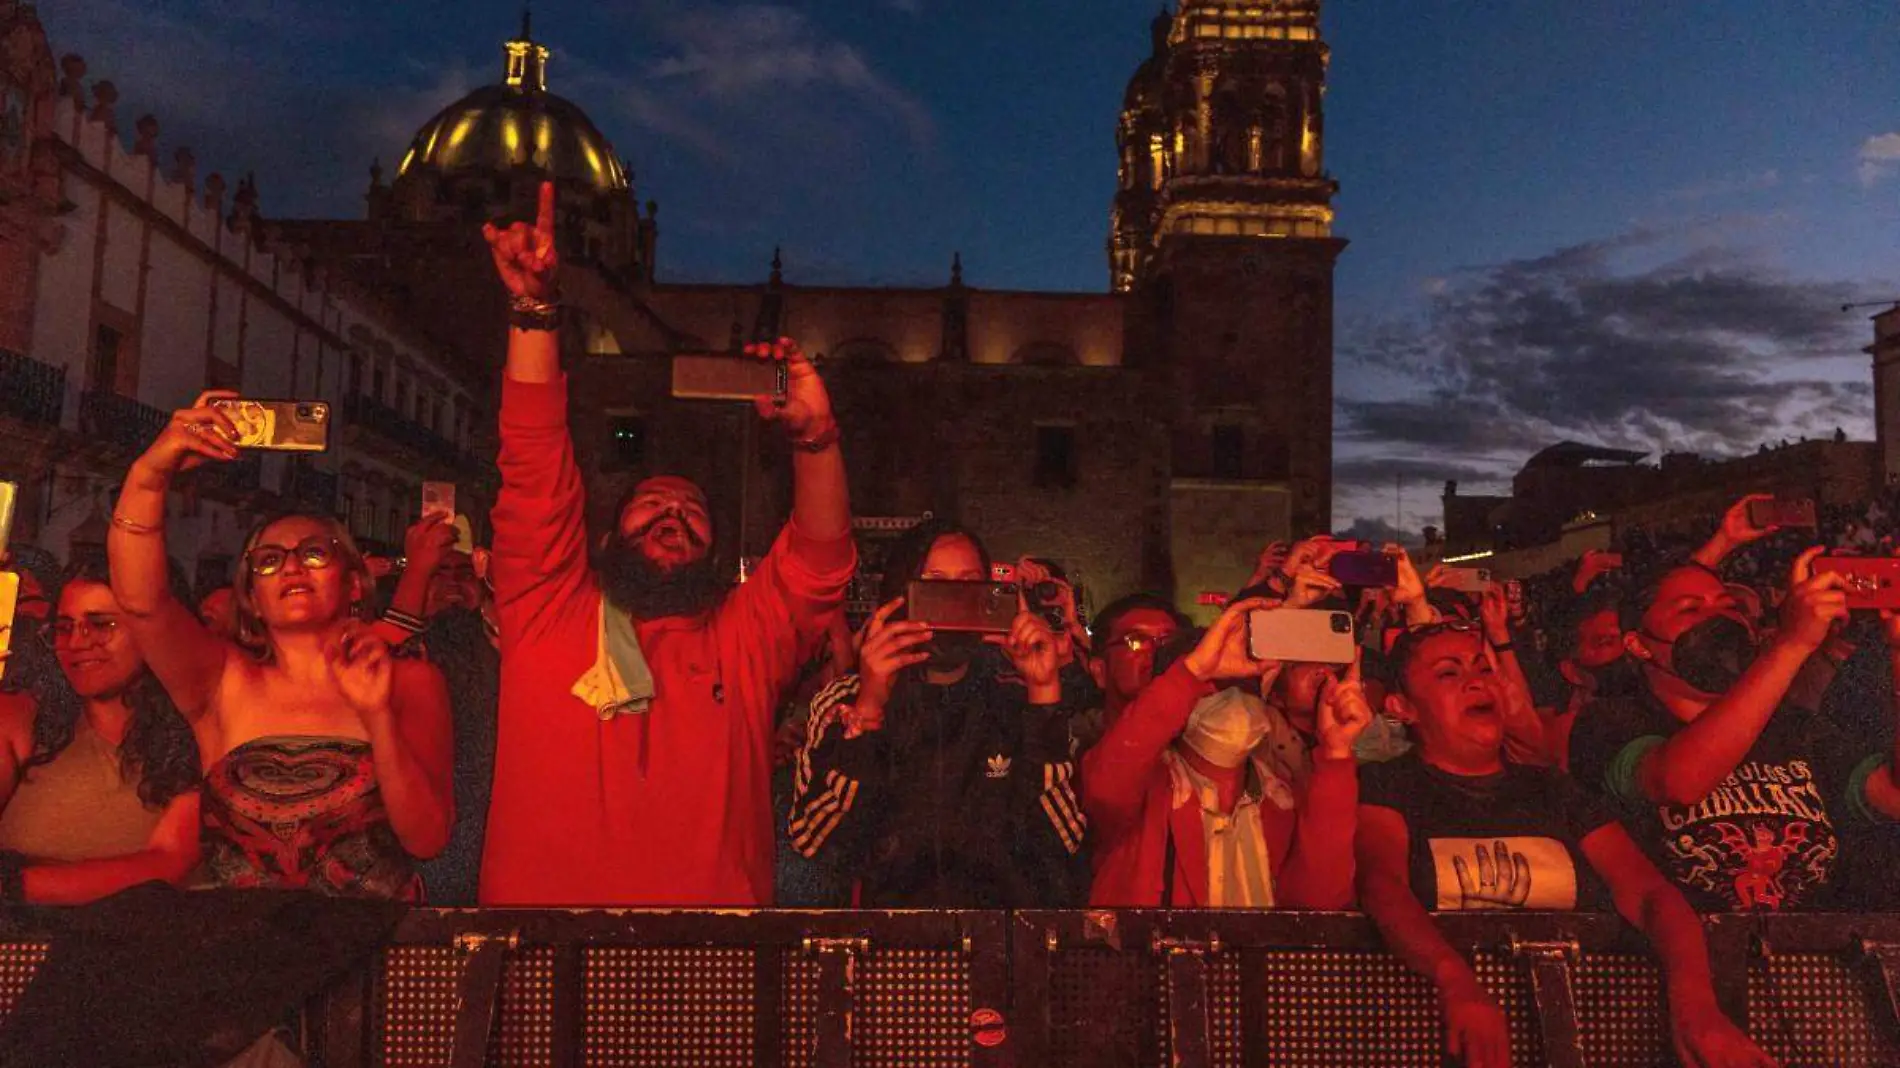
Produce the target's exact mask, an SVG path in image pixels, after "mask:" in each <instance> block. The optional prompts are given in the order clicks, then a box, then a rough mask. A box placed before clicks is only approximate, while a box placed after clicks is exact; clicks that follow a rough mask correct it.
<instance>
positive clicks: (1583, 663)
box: [1573, 608, 1623, 671]
mask: <svg viewBox="0 0 1900 1068" xmlns="http://www.w3.org/2000/svg"><path fill="white" fill-rule="evenodd" d="M1622 657H1623V625H1622V623H1621V622H1619V621H1618V620H1617V617H1616V609H1614V608H1605V609H1603V610H1601V611H1599V612H1597V613H1596V614H1594V615H1591V616H1588V617H1586V618H1585V619H1584V620H1583V622H1581V623H1579V624H1577V652H1576V656H1575V657H1573V659H1574V660H1575V661H1576V663H1577V666H1578V667H1580V668H1582V669H1584V670H1585V671H1601V670H1603V669H1604V668H1606V667H1609V666H1610V665H1611V664H1614V663H1616V662H1617V661H1618V660H1620V659H1622Z"/></svg>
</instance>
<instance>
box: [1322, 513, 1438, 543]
mask: <svg viewBox="0 0 1900 1068" xmlns="http://www.w3.org/2000/svg"><path fill="white" fill-rule="evenodd" d="M1334 533H1336V534H1338V535H1339V536H1340V537H1342V538H1354V539H1357V540H1359V541H1369V542H1371V543H1373V544H1374V545H1384V544H1386V543H1388V542H1398V543H1399V544H1400V545H1403V546H1405V547H1406V548H1408V549H1416V548H1418V547H1419V546H1420V545H1423V544H1424V543H1425V539H1424V537H1423V536H1422V535H1421V534H1420V533H1419V532H1417V531H1410V530H1400V529H1399V528H1398V527H1395V526H1393V525H1392V524H1391V523H1389V522H1387V521H1386V520H1384V519H1375V518H1372V517H1370V516H1363V515H1362V516H1354V517H1353V521H1352V523H1351V524H1350V525H1348V526H1347V527H1345V528H1344V529H1342V530H1337V531H1334Z"/></svg>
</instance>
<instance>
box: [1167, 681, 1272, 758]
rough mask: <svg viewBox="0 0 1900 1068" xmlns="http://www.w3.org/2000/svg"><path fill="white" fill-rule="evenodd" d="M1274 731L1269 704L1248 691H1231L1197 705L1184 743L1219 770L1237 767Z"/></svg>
mask: <svg viewBox="0 0 1900 1068" xmlns="http://www.w3.org/2000/svg"><path fill="white" fill-rule="evenodd" d="M1271 729H1272V722H1271V720H1269V719H1268V717H1267V706H1266V702H1264V701H1262V700H1260V698H1258V697H1255V696H1254V695H1253V694H1250V693H1248V692H1246V691H1245V690H1236V689H1227V690H1221V691H1219V692H1218V693H1214V694H1211V695H1209V696H1207V697H1203V698H1202V699H1201V700H1200V702H1199V703H1198V704H1196V705H1195V706H1194V711H1193V712H1191V713H1189V714H1188V722H1187V729H1186V730H1184V731H1182V732H1181V743H1182V744H1183V745H1185V746H1187V747H1188V748H1189V749H1192V750H1194V752H1195V753H1196V754H1197V755H1198V756H1200V758H1201V759H1203V760H1205V761H1207V762H1208V763H1209V764H1212V765H1214V766H1215V767H1217V768H1237V767H1240V766H1241V765H1242V764H1245V763H1246V762H1247V758H1248V757H1249V756H1251V755H1253V751H1254V749H1255V748H1256V747H1258V746H1259V745H1260V743H1261V742H1262V741H1264V740H1265V739H1266V737H1267V732H1268V731H1269V730H1271Z"/></svg>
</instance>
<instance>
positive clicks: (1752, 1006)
mask: <svg viewBox="0 0 1900 1068" xmlns="http://www.w3.org/2000/svg"><path fill="white" fill-rule="evenodd" d="M1879 1012H1880V1010H1879V1007H1878V1005H1877V1004H1876V1003H1875V1002H1874V992H1873V990H1872V989H1871V988H1870V986H1869V985H1868V984H1867V983H1865V982H1864V981H1863V980H1862V978H1861V976H1860V975H1858V974H1856V973H1855V972H1854V971H1852V970H1851V969H1849V968H1848V966H1847V965H1845V964H1843V963H1842V962H1841V961H1840V960H1839V959H1837V958H1834V957H1828V956H1820V955H1813V954H1801V953H1777V954H1775V955H1774V956H1773V957H1770V958H1769V959H1768V960H1766V961H1756V962H1754V963H1752V964H1750V965H1749V969H1748V1033H1749V1034H1750V1035H1752V1036H1753V1037H1754V1039H1755V1041H1756V1042H1757V1043H1759V1044H1760V1045H1761V1047H1762V1048H1763V1049H1765V1050H1767V1051H1768V1052H1769V1053H1770V1054H1771V1055H1773V1056H1774V1057H1776V1058H1778V1059H1779V1060H1780V1061H1781V1063H1782V1065H1783V1068H1799V1066H1803V1065H1814V1066H1817V1068H1819V1066H1824V1065H1825V1066H1827V1068H1835V1066H1849V1065H1867V1066H1882V1068H1886V1066H1891V1065H1895V1064H1900V1050H1896V1048H1895V1045H1894V1042H1893V1039H1892V1038H1891V1037H1890V1036H1888V1035H1886V1034H1884V1033H1882V1032H1881V1029H1880V1027H1881V1025H1880V1023H1879V1021H1880V1019H1881V1016H1880V1015H1879Z"/></svg>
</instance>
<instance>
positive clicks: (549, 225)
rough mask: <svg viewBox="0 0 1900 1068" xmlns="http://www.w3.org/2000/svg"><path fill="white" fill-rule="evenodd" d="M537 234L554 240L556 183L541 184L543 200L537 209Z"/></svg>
mask: <svg viewBox="0 0 1900 1068" xmlns="http://www.w3.org/2000/svg"><path fill="white" fill-rule="evenodd" d="M534 229H535V232H536V233H538V234H541V235H542V236H544V237H546V238H547V239H548V240H550V241H552V240H553V239H554V183H553V182H542V183H541V200H540V203H539V205H537V207H536V209H535V216H534Z"/></svg>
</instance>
